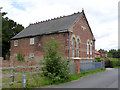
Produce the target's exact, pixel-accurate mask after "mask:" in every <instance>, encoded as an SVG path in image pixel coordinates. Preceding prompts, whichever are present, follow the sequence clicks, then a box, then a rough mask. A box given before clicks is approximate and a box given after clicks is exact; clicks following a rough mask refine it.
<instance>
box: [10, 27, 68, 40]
mask: <svg viewBox="0 0 120 90" xmlns="http://www.w3.org/2000/svg"><path fill="white" fill-rule="evenodd" d="M64 32H69V31H68V29H64V30H59V31H55V32H47V33H42V34H36V35H29V36H24V37H16V38H14V37H12V38H11V40H14V39H21V38H28V37H35V36H41V35H49V34H55V33H64Z"/></svg>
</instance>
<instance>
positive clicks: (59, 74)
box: [43, 38, 69, 83]
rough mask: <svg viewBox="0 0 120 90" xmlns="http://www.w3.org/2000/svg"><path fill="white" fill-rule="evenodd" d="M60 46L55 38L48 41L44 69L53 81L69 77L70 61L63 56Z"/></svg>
mask: <svg viewBox="0 0 120 90" xmlns="http://www.w3.org/2000/svg"><path fill="white" fill-rule="evenodd" d="M59 47H60V45H59V43H58V42H57V41H56V40H55V39H54V38H51V39H50V42H46V45H45V56H44V60H45V63H44V64H45V67H44V69H43V70H46V71H47V73H45V76H46V77H48V78H49V79H50V81H51V83H55V82H57V81H64V80H65V79H68V78H69V67H68V64H69V61H68V60H67V59H65V58H63V56H62V52H60V51H59V50H60V48H59Z"/></svg>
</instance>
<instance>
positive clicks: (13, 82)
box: [0, 65, 44, 87]
mask: <svg viewBox="0 0 120 90" xmlns="http://www.w3.org/2000/svg"><path fill="white" fill-rule="evenodd" d="M43 66H44V65H41V66H26V67H25V66H18V67H3V68H0V70H3V72H4V71H5V70H7V72H8V71H10V72H9V74H7V75H6V74H2V78H5V77H9V78H10V82H7V83H2V84H0V87H1V86H3V85H10V84H15V83H22V84H23V87H25V86H26V77H27V75H28V74H31V75H32V74H38V73H43V71H40V68H41V67H43ZM23 68H34V69H36V71H35V72H29V73H21V72H19V73H16V72H14V70H16V69H23ZM17 76H21V77H22V79H21V80H18V81H15V80H14V78H15V77H17ZM28 80H33V79H28Z"/></svg>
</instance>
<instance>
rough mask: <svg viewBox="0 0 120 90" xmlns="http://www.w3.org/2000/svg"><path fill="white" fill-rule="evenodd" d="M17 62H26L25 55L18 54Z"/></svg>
mask: <svg viewBox="0 0 120 90" xmlns="http://www.w3.org/2000/svg"><path fill="white" fill-rule="evenodd" d="M17 60H18V61H20V62H24V61H25V58H24V55H21V54H20V53H18V54H17Z"/></svg>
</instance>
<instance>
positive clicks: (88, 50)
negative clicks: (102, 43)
mask: <svg viewBox="0 0 120 90" xmlns="http://www.w3.org/2000/svg"><path fill="white" fill-rule="evenodd" d="M87 57H89V40H88V41H87Z"/></svg>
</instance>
